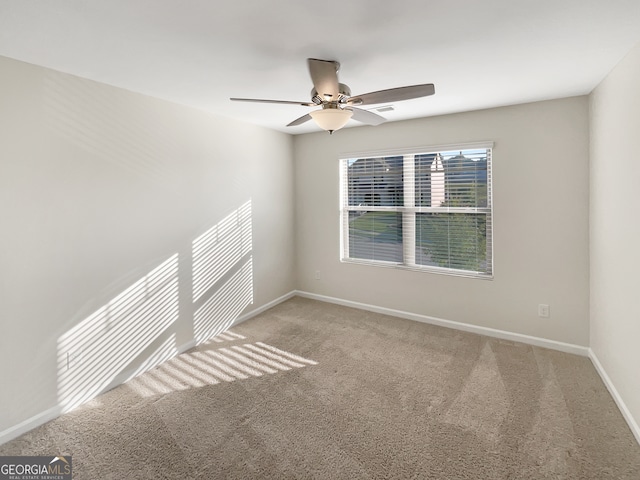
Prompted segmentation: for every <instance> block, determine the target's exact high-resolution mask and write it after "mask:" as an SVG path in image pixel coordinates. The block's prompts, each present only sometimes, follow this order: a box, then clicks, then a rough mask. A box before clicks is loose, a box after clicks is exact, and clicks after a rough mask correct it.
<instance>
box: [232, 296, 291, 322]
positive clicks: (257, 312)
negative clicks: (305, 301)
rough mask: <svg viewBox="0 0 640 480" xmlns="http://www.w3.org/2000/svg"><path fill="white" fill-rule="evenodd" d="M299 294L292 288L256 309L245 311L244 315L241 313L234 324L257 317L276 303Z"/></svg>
mask: <svg viewBox="0 0 640 480" xmlns="http://www.w3.org/2000/svg"><path fill="white" fill-rule="evenodd" d="M296 294H297V290H291V291H290V292H289V293H285V294H284V295H282V296H281V297H278V298H276V299H275V300H272V301H270V302H269V303H265V304H264V305H263V306H261V307H259V308H256V309H255V310H251V311H250V312H247V313H245V314H244V315H240V316H239V317H238V318H237V319H236V320H235V321H234V322H233V325H238V324H240V323H242V322H245V321H247V320H249V319H250V318H253V317H255V316H256V315H260V314H261V313H262V312H266V311H267V310H269V309H270V308H273V307H275V306H276V305H278V304H280V303H282V302H286V301H287V300H289V299H290V298H293V297H295V296H296Z"/></svg>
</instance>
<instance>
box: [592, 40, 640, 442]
mask: <svg viewBox="0 0 640 480" xmlns="http://www.w3.org/2000/svg"><path fill="white" fill-rule="evenodd" d="M638 85H640V44H639V45H637V46H636V47H635V48H634V49H633V50H632V51H631V52H630V53H629V54H628V55H627V56H626V57H625V58H624V59H623V60H622V61H621V62H620V63H619V64H618V65H617V66H616V68H615V69H614V70H613V71H612V72H611V73H610V74H609V75H608V76H607V77H606V78H605V79H604V80H603V81H602V83H601V84H600V85H599V86H598V87H597V88H596V89H595V90H594V91H593V93H592V94H591V97H590V125H591V206H590V217H589V220H590V245H591V348H592V350H593V351H594V353H595V354H596V356H597V357H598V359H599V361H600V363H601V364H602V366H603V367H604V369H605V370H606V372H607V374H608V375H609V378H610V379H611V381H612V382H613V384H614V385H615V388H616V389H617V391H618V393H619V395H620V397H621V398H622V400H623V401H624V403H625V404H626V406H627V408H628V409H629V411H630V413H631V414H632V416H633V417H634V418H635V419H636V422H638V420H640V349H639V348H638V340H639V339H640V303H639V302H638V298H637V297H638V292H639V289H638V284H639V282H638V272H640V249H639V247H638V245H639V241H638V239H640V222H638V207H639V206H640V188H639V187H638V180H639V179H640V89H639V88H638ZM639 432H640V429H638V428H636V435H638V434H639Z"/></svg>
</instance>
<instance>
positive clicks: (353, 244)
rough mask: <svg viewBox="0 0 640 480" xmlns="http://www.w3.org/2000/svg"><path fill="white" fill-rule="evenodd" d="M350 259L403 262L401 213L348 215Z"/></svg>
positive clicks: (356, 213)
mask: <svg viewBox="0 0 640 480" xmlns="http://www.w3.org/2000/svg"><path fill="white" fill-rule="evenodd" d="M349 257H350V258H360V259H365V260H379V261H383V262H396V263H401V262H402V214H401V213H396V212H349Z"/></svg>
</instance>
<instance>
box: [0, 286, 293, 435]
mask: <svg viewBox="0 0 640 480" xmlns="http://www.w3.org/2000/svg"><path fill="white" fill-rule="evenodd" d="M295 295H296V291H295V290H292V291H291V292H289V293H286V294H285V295H282V296H281V297H278V298H276V299H275V300H272V301H271V302H269V303H266V304H264V305H263V306H261V307H259V308H256V309H255V310H251V311H249V312H247V313H245V314H244V315H241V316H240V317H238V318H237V319H236V320H235V321H234V322H233V325H232V326H235V325H238V324H240V323H242V322H244V321H246V320H249V319H250V318H252V317H255V316H256V315H259V314H260V313H262V312H264V311H265V310H268V309H270V308H272V307H275V306H276V305H278V304H279V303H282V302H284V301H286V300H289V299H290V298H292V297H294V296H295ZM195 346H196V340H195V339H193V340H190V341H189V342H187V343H184V344H183V345H181V346H180V347H178V349H177V350H178V353H177V355H180V354H181V353H184V352H186V351H187V350H190V349H192V348H193V347H195ZM135 373H136V369H133V368H131V369H127V370H124V371H122V372H120V373H119V374H118V375H117V376H116V377H115V378H114V379H113V381H112V382H111V383H110V384H109V385H108V386H107V387H106V388H105V389H104V390H102V391H101V392H100V393H99V394H98V395H102V394H103V393H105V392H107V391H109V390H111V389H113V388H115V387H117V386H119V385H122V384H123V383H125V382H126V381H128V380H130V379H131V378H132V377H133V376H134V375H135ZM96 396H97V395H96ZM94 398H95V397H94ZM62 412H63V407H62V406H61V405H55V406H53V407H51V408H49V409H47V410H45V411H44V412H41V413H38V414H37V415H34V416H33V417H31V418H28V419H26V420H24V421H22V422H20V423H19V424H17V425H14V426H13V427H9V428H7V429H6V430H3V431H2V432H0V445H2V444H3V443H6V442H9V441H11V440H13V439H14V438H18V437H19V436H20V435H22V434H24V433H27V432H28V431H29V430H33V429H34V428H36V427H39V426H40V425H44V424H45V423H47V422H50V421H51V420H55V419H56V418H58V417H59V416H60V415H61V414H62Z"/></svg>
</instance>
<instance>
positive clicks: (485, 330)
mask: <svg viewBox="0 0 640 480" xmlns="http://www.w3.org/2000/svg"><path fill="white" fill-rule="evenodd" d="M296 295H298V296H300V297H304V298H310V299H313V300H320V301H321V302H327V303H335V304H336V305H344V306H345V307H352V308H359V309H360V310H367V311H369V312H375V313H382V314H384V315H391V316H393V317H399V318H406V319H407V320H415V321H417V322H422V323H428V324H430V325H438V326H441V327H446V328H452V329H454V330H462V331H465V332H470V333H477V334H478V335H486V336H488V337H494V338H501V339H503V340H511V341H514V342H521V343H526V344H528V345H535V346H536V347H542V348H549V349H551V350H558V351H560V352H565V353H572V354H575V355H580V356H582V357H588V356H589V347H583V346H581V345H574V344H572V343H564V342H558V341H556V340H549V339H547V338H540V337H532V336H530V335H523V334H521V333H513V332H507V331H506V330H497V329H495V328H489V327H481V326H478V325H471V324H469V323H462V322H454V321H453V320H445V319H443V318H437V317H429V316H427V315H421V314H418V313H411V312H405V311H402V310H394V309H392V308H386V307H378V306H376V305H369V304H366V303H360V302H352V301H351V300H344V299H341V298H335V297H327V296H324V295H318V294H315V293H309V292H303V291H299V290H298V291H296Z"/></svg>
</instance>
